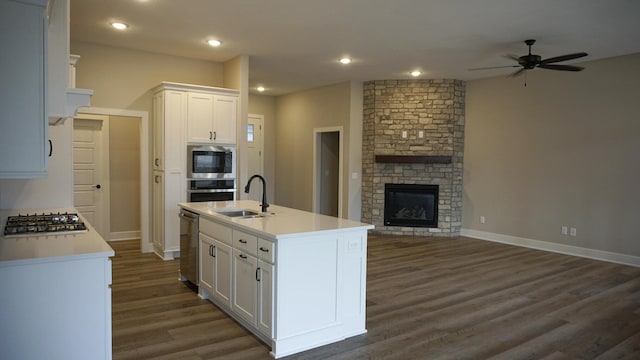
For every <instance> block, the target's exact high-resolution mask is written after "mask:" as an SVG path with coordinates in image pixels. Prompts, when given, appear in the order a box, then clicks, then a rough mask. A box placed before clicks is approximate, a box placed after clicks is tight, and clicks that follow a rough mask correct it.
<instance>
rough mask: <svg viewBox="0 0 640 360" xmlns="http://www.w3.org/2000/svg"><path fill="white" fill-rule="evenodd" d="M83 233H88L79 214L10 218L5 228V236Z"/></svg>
mask: <svg viewBox="0 0 640 360" xmlns="http://www.w3.org/2000/svg"><path fill="white" fill-rule="evenodd" d="M83 231H87V227H86V225H85V224H84V222H82V220H81V219H80V217H79V216H78V214H76V213H67V212H65V213H64V214H62V213H57V214H53V213H49V214H44V213H43V214H41V215H38V214H33V215H30V214H26V215H21V214H18V215H17V216H9V217H8V218H7V224H6V225H5V227H4V235H5V236H12V235H24V234H27V235H31V234H38V235H41V234H45V233H66V232H83Z"/></svg>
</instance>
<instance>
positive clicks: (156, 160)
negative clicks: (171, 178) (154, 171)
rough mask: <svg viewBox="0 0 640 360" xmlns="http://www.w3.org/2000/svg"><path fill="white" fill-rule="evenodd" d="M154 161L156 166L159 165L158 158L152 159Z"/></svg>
mask: <svg viewBox="0 0 640 360" xmlns="http://www.w3.org/2000/svg"><path fill="white" fill-rule="evenodd" d="M154 163H155V164H156V166H160V159H158V158H156V159H155V160H154Z"/></svg>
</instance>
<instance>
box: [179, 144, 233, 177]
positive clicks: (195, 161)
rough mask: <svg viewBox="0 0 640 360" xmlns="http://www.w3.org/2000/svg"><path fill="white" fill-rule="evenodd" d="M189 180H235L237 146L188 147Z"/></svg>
mask: <svg viewBox="0 0 640 360" xmlns="http://www.w3.org/2000/svg"><path fill="white" fill-rule="evenodd" d="M187 178H188V179H235V178H236V148H235V146H209V145H189V146H187Z"/></svg>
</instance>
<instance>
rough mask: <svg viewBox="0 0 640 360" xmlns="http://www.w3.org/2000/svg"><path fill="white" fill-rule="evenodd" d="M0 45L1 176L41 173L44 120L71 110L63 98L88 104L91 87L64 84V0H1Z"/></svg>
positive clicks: (53, 119)
mask: <svg viewBox="0 0 640 360" xmlns="http://www.w3.org/2000/svg"><path fill="white" fill-rule="evenodd" d="M49 42H51V43H50V44H48V43H49ZM0 48H2V51H0V79H2V88H1V90H0V91H1V93H0V106H1V107H2V113H1V115H0V124H1V125H2V131H1V132H0V178H5V179H8V178H15V179H27V178H44V177H46V176H47V173H46V167H47V157H48V156H49V152H50V146H51V144H50V142H49V138H48V127H47V124H48V123H49V122H53V123H57V122H59V121H60V119H64V118H67V117H70V116H73V115H74V114H75V105H71V106H70V105H69V104H70V102H69V101H68V100H71V99H73V101H74V102H76V103H79V106H86V105H89V102H88V99H89V97H88V96H87V94H88V95H90V94H91V93H92V91H90V90H75V89H67V87H68V83H69V0H55V1H49V2H48V1H46V0H20V1H14V0H0ZM78 94H81V96H80V97H81V98H83V99H84V100H81V101H78V96H77V95H78ZM83 94H84V95H83Z"/></svg>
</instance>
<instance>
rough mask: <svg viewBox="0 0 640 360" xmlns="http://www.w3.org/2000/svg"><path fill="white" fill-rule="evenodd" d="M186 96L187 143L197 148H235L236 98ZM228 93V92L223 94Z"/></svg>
mask: <svg viewBox="0 0 640 360" xmlns="http://www.w3.org/2000/svg"><path fill="white" fill-rule="evenodd" d="M210 91H211V92H209V93H204V92H189V95H188V97H189V100H188V109H187V142H189V143H198V144H235V143H236V142H237V140H236V126H237V118H238V96H237V95H222V94H217V93H216V92H220V90H210ZM226 91H231V90H226Z"/></svg>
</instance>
